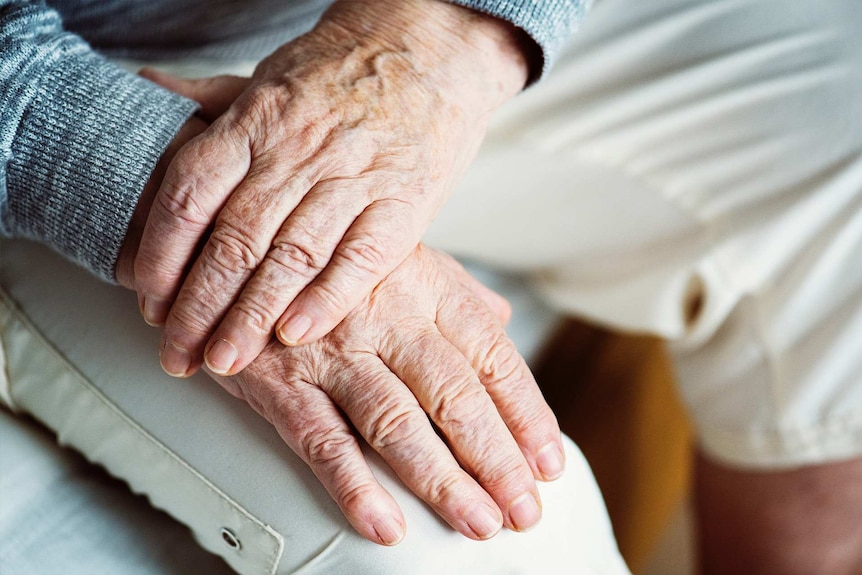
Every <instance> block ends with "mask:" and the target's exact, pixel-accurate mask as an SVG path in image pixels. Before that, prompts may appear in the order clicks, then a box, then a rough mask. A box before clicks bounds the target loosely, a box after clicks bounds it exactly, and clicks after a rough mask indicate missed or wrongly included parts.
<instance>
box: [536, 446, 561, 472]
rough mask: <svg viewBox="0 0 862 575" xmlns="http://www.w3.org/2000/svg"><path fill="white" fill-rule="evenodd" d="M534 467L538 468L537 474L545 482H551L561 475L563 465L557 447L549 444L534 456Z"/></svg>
mask: <svg viewBox="0 0 862 575" xmlns="http://www.w3.org/2000/svg"><path fill="white" fill-rule="evenodd" d="M536 467H538V468H539V473H541V474H542V478H543V479H544V480H545V481H551V480H552V479H556V478H557V477H559V476H560V475H562V474H563V469H564V467H565V463H564V460H563V452H562V451H560V447H559V445H557V444H556V443H555V442H551V443H549V444H547V445H546V446H544V447H543V448H542V449H540V450H539V452H538V453H537V454H536Z"/></svg>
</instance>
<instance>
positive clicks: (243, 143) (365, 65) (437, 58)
mask: <svg viewBox="0 0 862 575" xmlns="http://www.w3.org/2000/svg"><path fill="white" fill-rule="evenodd" d="M520 41H521V40H520V36H519V35H518V34H517V33H516V32H515V31H514V29H513V28H511V27H510V26H509V25H508V24H504V23H502V22H499V21H496V20H494V19H492V18H489V17H486V16H482V15H479V14H478V13H474V12H471V11H469V10H467V9H464V8H461V7H458V6H455V5H452V4H449V3H447V2H438V1H436V0H399V1H387V0H340V1H338V2H336V3H335V4H334V5H333V7H332V8H331V9H330V10H329V11H328V12H327V14H326V15H325V16H324V17H323V18H322V20H321V22H320V23H319V24H318V26H317V27H316V28H315V29H314V30H313V31H312V32H310V33H308V34H307V35H305V36H302V37H300V38H298V39H297V40H295V41H293V42H291V43H289V44H287V45H285V46H284V47H282V48H280V49H279V50H277V51H276V52H275V53H274V54H273V55H272V56H270V57H269V58H267V59H266V60H264V61H263V62H262V63H261V64H260V65H259V66H258V68H257V70H256V71H255V73H254V76H253V78H252V79H251V81H250V82H248V83H247V82H246V81H244V80H241V79H238V78H232V77H220V78H215V79H210V80H207V81H201V82H197V83H189V82H187V83H185V84H182V85H180V84H177V86H175V88H176V89H178V90H179V91H182V87H183V86H184V87H185V88H186V89H187V90H189V91H191V92H193V93H194V96H195V97H197V98H198V99H199V100H201V101H202V102H204V103H205V106H204V113H205V114H204V116H205V118H206V119H207V120H212V122H213V123H212V125H211V127H210V128H209V129H208V130H207V131H206V132H205V133H204V134H203V135H202V136H200V137H198V138H196V139H195V140H193V141H192V142H191V143H190V144H189V145H187V146H185V147H184V148H183V149H182V150H181V151H180V152H179V153H178V155H177V156H176V158H175V159H174V161H173V162H172V164H171V166H170V168H169V170H168V172H167V174H166V177H165V179H164V182H163V184H162V186H161V188H160V189H159V191H158V194H157V196H156V199H155V202H154V207H153V210H152V211H151V213H150V216H149V219H148V221H147V224H146V227H145V230H144V233H143V238H142V242H141V247H140V251H139V254H138V257H137V260H136V262H135V277H136V281H137V286H136V287H137V290H138V292H139V299H140V301H141V307H142V311H143V314H144V317H145V318H146V319H147V321H148V322H149V323H151V324H154V325H161V324H163V323H164V325H165V331H164V339H163V342H162V356H161V357H162V366H163V367H164V369H165V371H167V372H168V373H170V374H171V375H175V376H187V375H190V374H191V373H193V372H194V371H195V370H196V369H197V368H198V367H199V366H200V365H201V362H202V361H204V359H205V360H206V362H207V365H208V366H209V368H210V369H211V370H212V371H214V372H216V373H221V374H234V373H237V372H238V371H240V370H241V369H242V368H244V367H245V366H246V365H248V363H249V362H251V361H252V359H254V358H255V357H256V356H257V355H258V354H259V353H260V352H261V350H263V348H264V346H265V345H267V343H268V342H269V341H270V340H271V338H272V335H273V332H275V334H276V335H277V337H278V339H279V340H281V342H282V343H283V344H286V345H297V344H303V343H308V342H312V341H314V340H316V339H317V338H320V337H321V336H323V335H325V334H326V333H328V332H329V331H330V330H331V329H332V328H334V327H335V326H336V325H337V324H338V323H339V322H340V321H341V320H342V319H343V318H344V317H345V315H346V314H347V313H348V312H349V311H350V310H352V309H353V308H354V307H355V306H356V305H357V304H358V303H359V302H360V301H362V299H363V298H364V297H366V296H367V294H368V293H369V292H370V291H371V290H372V288H373V287H374V286H375V285H377V283H378V282H379V281H380V279H381V278H383V277H385V276H386V274H388V273H389V272H391V271H392V270H393V269H394V268H395V267H396V266H397V265H398V264H399V263H400V262H401V261H403V260H404V258H405V257H407V255H408V254H409V253H410V252H411V250H412V249H413V248H414V247H415V246H416V245H417V243H418V242H419V239H420V237H421V235H422V234H423V233H424V231H425V229H426V228H427V226H428V225H429V223H430V222H431V220H432V218H433V217H434V215H435V214H436V212H437V210H438V209H439V207H440V206H441V204H442V203H443V201H444V200H445V198H446V197H447V195H448V194H449V192H450V191H451V189H452V188H453V186H454V184H455V182H456V181H457V180H458V179H459V178H460V176H461V175H462V174H463V172H464V171H465V169H466V167H467V166H468V164H469V163H470V162H471V161H472V159H473V157H474V155H475V153H476V151H477V148H478V146H479V144H480V142H481V140H482V138H483V136H484V132H485V126H486V123H487V120H488V118H489V116H490V114H491V112H492V111H493V110H494V109H496V108H497V107H498V106H499V105H500V104H502V103H503V102H504V101H505V100H507V99H508V98H510V97H511V96H513V95H514V94H515V93H517V91H519V90H520V89H521V88H522V87H523V85H524V82H525V80H526V75H527V63H526V58H525V55H524V51H523V50H522V49H521V48H520V47H519V42H520ZM168 83H169V81H168ZM237 96H238V98H237V99H236V101H235V102H234V103H233V104H232V105H230V108H229V109H227V111H226V112H225V113H224V115H223V116H220V117H218V118H216V116H218V115H219V113H220V112H221V111H222V110H219V108H222V109H223V108H224V107H225V106H227V105H228V104H229V103H230V102H231V101H233V98H234V97H237ZM208 110H209V115H207V112H208ZM214 111H217V112H218V113H213V112H214ZM201 244H202V247H201ZM198 250H200V251H198ZM198 253H199V255H197V254H198ZM192 262H194V263H193V265H191V267H190V268H189V267H188V266H189V264H191V263H192ZM186 274H187V275H186Z"/></svg>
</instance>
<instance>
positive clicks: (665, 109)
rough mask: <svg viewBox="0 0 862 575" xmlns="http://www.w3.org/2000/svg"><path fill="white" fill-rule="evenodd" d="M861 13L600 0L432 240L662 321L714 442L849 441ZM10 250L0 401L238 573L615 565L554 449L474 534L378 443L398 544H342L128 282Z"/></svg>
mask: <svg viewBox="0 0 862 575" xmlns="http://www.w3.org/2000/svg"><path fill="white" fill-rule="evenodd" d="M860 31H862V7H860V5H859V3H858V0H824V1H823V2H818V3H812V2H805V1H802V0H789V1H788V0H746V1H741V0H739V1H728V0H713V1H706V0H703V1H695V0H651V1H649V2H633V1H630V0H629V1H626V0H600V1H599V2H598V4H597V5H596V6H595V8H594V9H593V11H592V13H591V14H590V15H589V17H588V18H587V21H586V22H585V24H584V26H583V28H582V30H581V31H580V32H579V34H578V35H577V36H576V37H575V38H574V39H573V41H572V42H571V43H570V44H569V46H568V47H567V49H566V51H565V53H564V54H563V55H562V57H561V60H560V61H559V62H558V64H557V66H556V68H555V69H554V70H553V71H552V73H551V75H550V76H549V77H548V78H547V79H546V80H544V81H543V82H542V83H541V84H539V85H538V86H536V87H533V88H531V89H529V90H528V91H527V92H525V93H524V94H522V95H521V96H519V97H518V98H516V99H515V100H514V101H513V102H512V103H510V104H509V105H508V106H507V107H505V108H504V109H503V110H501V112H500V113H499V114H498V115H497V116H496V118H495V121H494V123H493V125H492V126H491V129H490V133H489V136H488V139H487V141H486V144H485V146H484V148H483V149H482V151H481V153H480V155H479V157H478V159H477V161H476V162H475V164H474V166H473V167H472V169H471V171H470V172H469V173H468V174H467V177H466V179H465V180H464V182H463V183H462V185H461V186H460V188H459V189H458V191H457V192H456V194H455V195H454V197H453V198H452V199H451V200H450V202H449V203H448V204H447V206H446V207H445V208H444V210H443V212H442V213H441V214H440V216H439V218H438V220H437V221H436V222H435V224H434V226H433V227H432V229H431V230H430V231H429V233H428V235H427V237H426V241H427V242H428V243H430V244H432V245H435V246H437V247H440V248H442V249H445V250H448V251H450V252H452V253H454V254H455V255H457V256H460V257H462V258H467V259H474V260H478V261H481V262H483V263H484V264H486V265H490V266H493V267H496V268H498V269H501V270H505V271H509V272H514V273H516V274H519V275H520V276H522V277H524V278H526V280H527V281H528V282H529V283H530V285H532V286H533V287H534V288H535V291H536V293H538V294H539V295H540V297H541V298H542V299H543V300H544V301H545V302H547V303H549V304H550V305H552V306H554V307H555V309H556V310H557V311H558V312H560V313H573V314H579V315H582V316H585V317H587V318H589V319H592V320H594V321H597V322H600V323H604V324H607V325H610V326H613V327H616V328H620V329H628V330H636V331H646V332H650V333H655V334H658V335H661V336H663V337H666V338H667V339H668V340H669V341H670V342H671V349H672V354H673V358H674V363H675V366H676V369H677V375H678V379H679V383H680V390H681V393H682V395H683V397H684V399H685V401H686V403H687V405H688V406H689V408H690V410H691V413H692V416H693V419H694V422H695V424H696V427H697V430H698V439H699V441H700V444H701V446H702V448H703V449H704V450H705V451H706V452H707V453H708V454H710V455H711V456H712V457H714V458H717V459H720V460H722V461H724V462H725V463H729V464H732V465H738V466H746V467H759V468H776V467H790V466H797V465H805V464H816V463H820V462H825V461H834V460H837V459H841V458H849V457H858V456H859V455H860V454H862V353H860V352H862V256H860V253H862V33H860ZM174 69H176V68H174ZM186 69H187V70H192V68H186ZM2 249H3V273H2V284H3V289H4V290H5V292H6V294H7V295H6V297H5V299H4V302H5V303H4V304H3V305H4V307H3V308H2V314H3V315H2V318H3V321H2V338H3V350H4V352H5V354H6V362H7V365H6V373H7V375H8V377H7V380H8V384H9V385H8V387H7V388H6V395H7V400H11V401H12V402H13V403H14V404H17V405H18V406H19V408H21V409H22V410H24V411H28V412H31V413H34V414H35V415H36V416H37V417H38V418H40V419H41V420H43V421H44V422H45V423H47V424H48V426H49V427H51V428H53V429H55V430H58V431H59V433H60V438H61V440H62V441H64V442H67V443H70V444H72V445H74V446H75V447H76V448H77V449H79V450H81V451H83V452H84V453H85V454H87V456H88V457H89V458H91V459H93V460H94V461H97V462H99V463H101V464H103V465H105V466H107V467H108V468H109V469H111V471H112V472H113V473H115V474H116V475H119V476H120V477H122V478H124V479H126V480H127V481H128V482H129V483H130V484H131V485H132V487H133V489H135V490H140V491H143V492H145V493H147V494H148V495H149V497H150V499H151V501H152V503H153V504H154V505H156V506H158V507H161V508H164V509H167V510H168V511H169V512H170V513H171V514H172V515H174V516H175V517H176V518H178V519H179V520H181V521H182V522H184V523H186V524H188V525H190V526H191V527H192V529H193V531H194V533H195V535H196V537H197V538H198V540H199V541H200V543H201V544H202V545H203V546H204V547H205V548H207V549H210V550H212V551H214V552H216V553H219V554H221V555H222V556H224V557H225V558H226V560H227V561H228V562H229V563H230V565H231V566H232V567H233V568H234V569H236V570H237V571H239V572H240V573H271V572H278V573H288V572H301V573H342V572H343V573H471V574H472V573H541V574H546V573H620V572H625V568H624V566H623V565H622V563H621V561H620V559H619V556H618V554H617V552H616V549H615V546H614V543H613V540H612V537H611V534H610V532H609V527H608V524H607V518H606V515H605V512H604V508H603V506H602V504H601V501H600V498H599V495H598V492H597V490H596V488H595V485H594V483H593V481H592V478H591V475H590V473H589V470H588V468H587V467H586V465H585V464H584V462H583V460H582V458H581V457H580V456H579V454H578V453H577V451H576V450H575V449H574V447H573V446H571V445H570V451H569V469H568V472H567V474H566V475H565V476H564V478H563V479H562V480H560V481H557V482H554V483H551V484H548V485H545V486H543V491H542V496H543V500H544V502H545V519H544V520H543V522H542V524H541V526H540V527H539V528H537V529H536V530H534V531H532V532H530V533H529V534H526V535H525V534H512V533H504V534H502V536H500V537H498V538H495V539H494V540H493V541H492V542H490V543H478V544H477V543H474V542H470V541H467V540H465V539H463V538H461V537H460V536H458V535H456V534H453V533H451V532H450V531H449V530H448V529H446V528H445V527H443V526H442V524H441V523H440V522H439V521H437V520H436V519H435V518H434V517H433V516H432V515H431V513H430V512H429V511H428V510H426V509H425V508H424V507H423V506H422V505H420V504H419V503H418V502H416V500H415V499H414V498H413V497H411V496H410V494H408V493H405V492H404V491H403V489H401V488H400V487H399V486H398V484H397V481H395V480H394V479H392V478H391V476H390V475H389V474H388V472H387V471H386V469H385V467H384V466H383V465H382V464H380V463H379V462H377V463H375V465H376V466H377V467H376V469H378V471H379V474H380V476H381V478H382V481H383V482H384V483H385V484H386V486H387V487H388V488H390V489H392V490H393V491H394V492H396V493H397V494H398V495H397V497H398V498H399V501H400V503H401V504H402V506H403V507H404V508H405V514H406V515H407V520H408V522H409V524H410V526H411V527H410V531H409V534H408V537H407V539H406V540H405V542H404V543H403V544H402V545H400V546H398V547H397V548H396V549H394V550H393V549H382V548H380V547H377V546H374V545H373V544H370V543H367V542H364V541H362V540H360V539H359V538H358V536H356V535H355V534H353V533H352V531H350V529H349V527H348V526H347V524H346V523H345V522H344V521H343V519H341V517H340V515H339V514H338V511H337V509H336V508H335V506H334V505H333V504H332V503H330V502H329V500H328V499H327V497H326V495H325V493H324V492H323V490H322V489H321V488H320V487H319V486H318V485H317V482H316V480H315V479H314V478H313V476H312V475H311V474H310V473H309V472H308V471H307V470H305V469H304V467H303V466H302V464H301V463H300V462H299V461H298V459H296V458H295V457H293V456H292V454H291V453H290V452H289V451H288V450H287V448H286V447H284V446H283V445H282V444H281V442H280V441H279V440H278V439H277V436H276V435H275V434H274V432H273V431H272V430H270V429H269V428H268V427H267V425H266V424H265V423H264V422H263V421H260V420H258V419H257V418H256V417H254V416H253V415H252V414H251V413H250V411H249V410H248V409H247V408H245V407H244V406H243V405H241V404H238V403H237V402H236V401H234V400H231V399H229V398H228V397H227V396H226V394H224V393H222V392H221V391H220V390H219V389H217V387H216V386H215V385H214V384H212V383H210V382H209V381H207V380H206V379H205V378H197V379H194V380H192V381H191V382H176V381H173V380H170V379H169V378H167V377H165V376H162V375H161V373H160V372H159V370H158V366H157V361H156V359H155V355H154V351H153V350H155V344H156V341H155V340H156V337H157V336H156V334H155V333H154V332H152V331H151V330H149V329H148V328H146V326H144V325H143V324H142V322H141V321H140V319H139V318H138V317H137V311H136V307H135V304H134V301H133V299H134V298H133V297H132V296H131V295H129V294H124V293H122V292H121V291H119V290H116V289H113V288H109V287H107V286H103V285H99V284H98V283H97V282H95V281H94V280H92V279H90V278H88V277H86V276H85V275H84V274H83V273H82V272H80V271H77V270H73V269H71V268H70V267H69V266H68V265H66V264H63V263H61V262H57V261H55V259H54V258H53V256H50V255H48V254H46V253H44V251H41V250H39V249H36V248H33V247H32V246H26V245H22V244H18V243H16V244H15V245H12V244H8V243H7V244H4V246H3V248H2ZM369 456H370V457H372V456H371V455H369ZM372 458H373V457H372ZM375 461H376V460H375ZM297 570H298V571H297Z"/></svg>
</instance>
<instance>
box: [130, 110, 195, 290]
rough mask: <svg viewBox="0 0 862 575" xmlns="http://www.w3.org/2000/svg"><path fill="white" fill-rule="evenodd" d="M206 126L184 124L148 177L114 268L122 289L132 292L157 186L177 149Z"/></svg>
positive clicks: (190, 122)
mask: <svg viewBox="0 0 862 575" xmlns="http://www.w3.org/2000/svg"><path fill="white" fill-rule="evenodd" d="M206 128H207V124H206V122H204V121H203V120H201V119H200V118H198V117H197V116H192V117H190V118H189V119H188V120H186V123H185V124H183V126H182V128H180V130H179V132H177V134H176V136H174V139H173V140H171V143H170V144H168V147H167V148H166V149H165V151H164V152H163V153H162V155H161V157H160V158H159V161H158V162H157V163H156V166H155V167H154V168H153V172H152V174H150V178H149V180H147V183H146V185H145V186H144V189H143V190H142V191H141V195H140V197H139V198H138V204H137V206H136V207H135V212H134V214H133V215H132V219H131V221H130V222H129V228H128V230H127V231H126V237H125V239H124V240H123V245H122V246H121V247H120V253H119V255H118V257H117V265H116V268H115V274H116V276H117V282H119V284H120V285H122V286H123V287H126V288H129V289H134V285H135V274H134V268H135V256H136V255H137V253H138V245H139V244H140V241H141V234H142V233H143V231H144V224H146V222H147V216H148V215H149V213H150V207H151V206H152V204H153V198H154V197H155V195H156V192H158V190H159V186H160V185H161V183H162V180H163V179H164V177H165V172H166V171H167V169H168V166H169V165H170V163H171V160H173V158H174V156H175V155H176V153H177V152H178V151H179V150H180V148H181V147H182V146H183V145H184V144H185V143H186V142H188V141H189V140H191V139H192V138H194V137H195V136H197V135H198V134H200V133H202V132H203V131H204V130H206Z"/></svg>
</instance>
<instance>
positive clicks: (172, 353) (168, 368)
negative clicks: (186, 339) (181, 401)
mask: <svg viewBox="0 0 862 575" xmlns="http://www.w3.org/2000/svg"><path fill="white" fill-rule="evenodd" d="M159 355H160V357H159V360H160V362H161V364H162V369H163V370H165V373H167V374H168V375H170V376H172V377H186V375H187V374H188V372H189V366H190V365H191V363H192V359H191V356H190V355H189V352H187V351H186V350H185V349H183V348H181V347H180V346H178V345H175V344H173V343H171V342H165V344H164V345H163V346H162V351H161V353H160V354H159Z"/></svg>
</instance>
